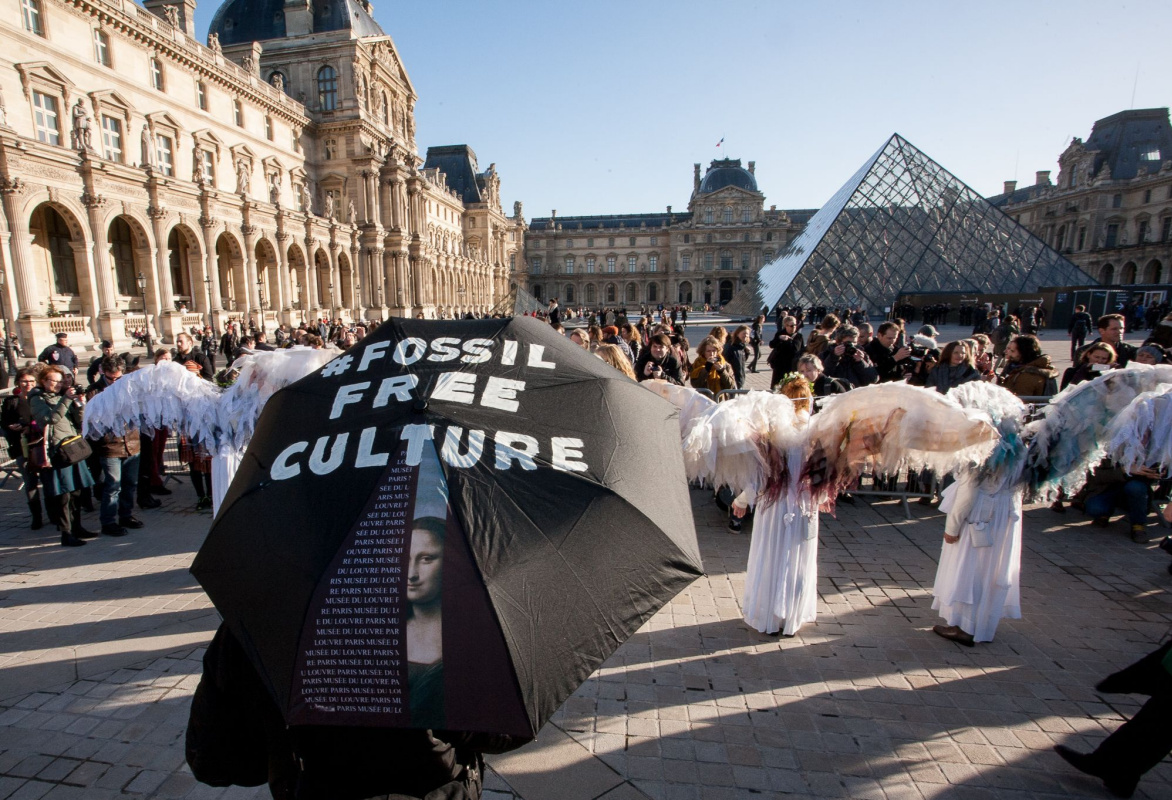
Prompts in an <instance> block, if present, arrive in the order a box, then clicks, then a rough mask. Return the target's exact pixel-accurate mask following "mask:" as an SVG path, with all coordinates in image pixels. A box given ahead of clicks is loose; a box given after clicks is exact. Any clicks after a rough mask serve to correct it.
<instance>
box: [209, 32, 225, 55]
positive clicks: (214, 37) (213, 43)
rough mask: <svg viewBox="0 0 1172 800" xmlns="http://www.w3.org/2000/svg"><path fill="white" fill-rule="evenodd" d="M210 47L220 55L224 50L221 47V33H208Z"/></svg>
mask: <svg viewBox="0 0 1172 800" xmlns="http://www.w3.org/2000/svg"><path fill="white" fill-rule="evenodd" d="M208 49H209V50H211V51H212V52H213V53H215V54H216V55H219V54H220V53H222V52H224V50H223V48H221V47H220V34H218V33H209V34H208Z"/></svg>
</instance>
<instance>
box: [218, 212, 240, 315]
mask: <svg viewBox="0 0 1172 800" xmlns="http://www.w3.org/2000/svg"><path fill="white" fill-rule="evenodd" d="M215 259H216V275H217V276H218V277H219V279H220V307H221V308H223V309H224V310H226V311H228V312H229V313H239V312H243V311H245V310H246V309H247V308H248V285H247V282H246V280H247V279H246V278H245V273H244V254H243V253H242V251H241V249H240V242H239V241H237V239H236V237H235V236H233V235H232V234H230V233H228V232H224V233H221V234H220V235H219V237H218V238H217V239H216V252H215Z"/></svg>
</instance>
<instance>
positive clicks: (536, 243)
mask: <svg viewBox="0 0 1172 800" xmlns="http://www.w3.org/2000/svg"><path fill="white" fill-rule="evenodd" d="M533 246H534V247H541V240H540V239H534V240H533Z"/></svg>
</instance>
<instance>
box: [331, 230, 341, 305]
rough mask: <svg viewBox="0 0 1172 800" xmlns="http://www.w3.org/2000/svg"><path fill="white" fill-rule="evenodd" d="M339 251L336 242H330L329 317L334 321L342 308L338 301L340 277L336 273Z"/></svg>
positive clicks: (339, 248) (339, 247) (338, 273)
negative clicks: (330, 287)
mask: <svg viewBox="0 0 1172 800" xmlns="http://www.w3.org/2000/svg"><path fill="white" fill-rule="evenodd" d="M341 249H342V246H341V245H340V244H338V243H337V242H330V285H331V286H333V287H334V288H333V289H331V290H330V316H331V317H333V318H334V319H337V318H338V317H340V316H341V315H342V314H341V312H342V306H343V303H342V302H340V300H339V299H340V298H341V297H342V275H341V273H340V272H339V271H338V251H339V250H341Z"/></svg>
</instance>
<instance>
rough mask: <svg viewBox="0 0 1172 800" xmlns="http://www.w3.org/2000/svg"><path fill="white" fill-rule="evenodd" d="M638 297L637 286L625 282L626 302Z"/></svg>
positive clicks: (632, 301) (636, 299)
mask: <svg viewBox="0 0 1172 800" xmlns="http://www.w3.org/2000/svg"><path fill="white" fill-rule="evenodd" d="M638 299H639V287H638V286H636V285H635V284H633V283H628V284H627V302H628V303H634V302H636V301H638Z"/></svg>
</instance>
